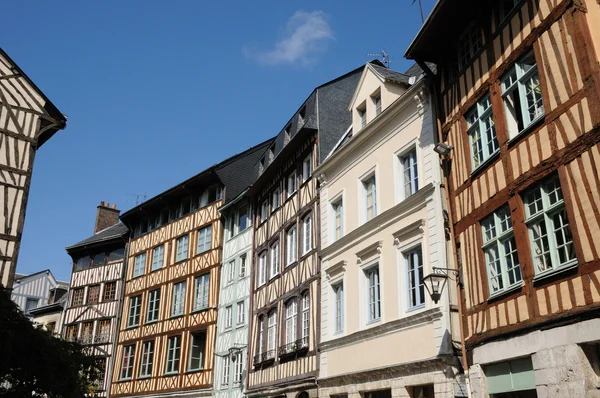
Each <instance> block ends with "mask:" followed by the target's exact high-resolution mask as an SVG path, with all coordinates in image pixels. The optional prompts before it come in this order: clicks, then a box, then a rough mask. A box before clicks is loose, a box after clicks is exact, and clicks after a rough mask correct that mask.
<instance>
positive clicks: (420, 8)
mask: <svg viewBox="0 0 600 398" xmlns="http://www.w3.org/2000/svg"><path fill="white" fill-rule="evenodd" d="M417 1H418V2H419V10H420V11H421V23H425V17H423V3H421V0H413V2H412V5H415V3H416V2H417Z"/></svg>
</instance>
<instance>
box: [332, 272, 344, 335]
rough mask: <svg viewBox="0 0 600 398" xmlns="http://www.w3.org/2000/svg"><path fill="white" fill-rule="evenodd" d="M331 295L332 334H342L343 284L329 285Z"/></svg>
mask: <svg viewBox="0 0 600 398" xmlns="http://www.w3.org/2000/svg"><path fill="white" fill-rule="evenodd" d="M331 290H332V293H333V334H334V335H335V334H341V333H344V282H343V281H341V282H338V283H335V284H333V285H331Z"/></svg>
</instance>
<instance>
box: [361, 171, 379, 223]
mask: <svg viewBox="0 0 600 398" xmlns="http://www.w3.org/2000/svg"><path fill="white" fill-rule="evenodd" d="M360 184H361V187H362V196H363V199H362V201H363V205H364V209H363V220H364V222H365V223H366V222H368V221H370V220H372V219H374V218H375V217H377V173H375V171H372V172H371V173H369V174H368V175H367V176H366V177H364V178H361V180H360ZM369 196H371V198H372V206H369ZM371 208H372V210H371V213H372V214H371V217H369V211H370V209H371Z"/></svg>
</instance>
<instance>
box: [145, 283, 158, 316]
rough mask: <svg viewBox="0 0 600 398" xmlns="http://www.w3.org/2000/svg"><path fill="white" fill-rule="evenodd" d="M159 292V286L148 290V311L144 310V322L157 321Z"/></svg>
mask: <svg viewBox="0 0 600 398" xmlns="http://www.w3.org/2000/svg"><path fill="white" fill-rule="evenodd" d="M160 293H161V288H160V287H159V288H158V289H154V290H151V291H150V292H148V311H147V312H146V323H152V322H157V321H158V318H159V317H160Z"/></svg>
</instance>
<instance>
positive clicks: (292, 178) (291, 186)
mask: <svg viewBox="0 0 600 398" xmlns="http://www.w3.org/2000/svg"><path fill="white" fill-rule="evenodd" d="M294 192H296V171H295V170H294V171H292V174H290V175H289V176H288V178H287V191H286V194H287V197H288V198H289V197H290V196H292V194H293V193H294Z"/></svg>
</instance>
